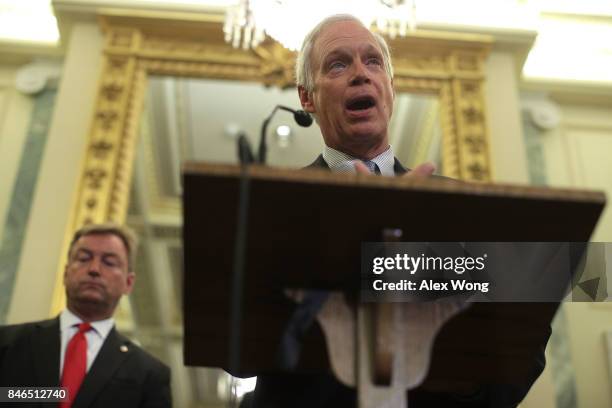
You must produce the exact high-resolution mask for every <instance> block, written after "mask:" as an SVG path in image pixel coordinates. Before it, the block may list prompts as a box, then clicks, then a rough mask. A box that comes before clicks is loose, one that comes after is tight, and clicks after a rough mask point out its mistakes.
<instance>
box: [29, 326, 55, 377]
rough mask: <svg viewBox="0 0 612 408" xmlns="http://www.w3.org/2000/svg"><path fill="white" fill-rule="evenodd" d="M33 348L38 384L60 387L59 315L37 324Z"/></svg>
mask: <svg viewBox="0 0 612 408" xmlns="http://www.w3.org/2000/svg"><path fill="white" fill-rule="evenodd" d="M32 350H33V354H34V367H35V372H36V379H37V382H38V384H39V385H40V386H43V387H44V386H46V387H58V386H59V382H60V379H59V375H60V373H59V371H60V368H59V367H60V361H59V360H60V325H59V317H56V318H55V319H51V320H45V321H42V322H40V323H38V324H37V330H36V335H35V336H33V338H32ZM49 351H51V352H49Z"/></svg>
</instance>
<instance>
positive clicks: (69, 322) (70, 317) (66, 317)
mask: <svg viewBox="0 0 612 408" xmlns="http://www.w3.org/2000/svg"><path fill="white" fill-rule="evenodd" d="M59 318H60V330H61V331H62V332H64V331H65V330H68V329H69V328H71V327H73V326H74V325H77V324H79V323H83V319H81V318H80V317H78V316H77V315H75V314H74V313H72V312H71V311H70V310H68V308H66V309H64V310H63V311H62V313H60V317H59ZM89 324H91V327H93V328H94V331H95V332H96V333H98V334H99V335H100V337H102V338H103V339H105V338H106V336H108V333H110V331H111V329H112V328H113V326H114V325H115V319H113V318H112V317H109V318H108V319H104V320H97V321H95V322H89Z"/></svg>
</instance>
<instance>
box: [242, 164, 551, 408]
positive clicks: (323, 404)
mask: <svg viewBox="0 0 612 408" xmlns="http://www.w3.org/2000/svg"><path fill="white" fill-rule="evenodd" d="M306 168H324V169H325V168H326V169H329V166H328V165H327V163H326V162H325V160H324V159H323V156H322V155H319V157H317V159H316V160H315V161H314V162H312V163H311V164H310V165H308V166H307V167H306ZM393 168H394V171H395V174H397V175H400V174H405V173H406V172H408V171H409V169H406V168H405V167H404V166H402V164H401V163H400V162H399V160H397V158H395V163H394V167H393ZM433 177H440V178H443V177H441V176H433ZM310 331H320V328H319V327H318V324H317V323H316V322H315V323H314V324H313V326H312V327H311V328H310ZM544 348H545V344H544V345H543V346H542V350H541V352H540V353H539V354H538V355H537V357H536V359H535V361H534V366H533V370H532V373H531V374H530V375H529V378H526V379H525V383H524V384H521V385H503V384H500V385H484V384H483V385H482V386H480V387H479V388H478V389H476V390H474V392H471V393H467V394H463V395H458V394H455V393H445V392H429V391H427V390H424V389H422V388H416V389H414V390H411V391H410V392H409V393H408V406H409V407H411V408H415V407H416V408H424V407H444V408H464V407H466V408H467V407H471V408H485V407H486V408H489V407H490V408H510V407H516V405H517V404H518V403H519V402H520V401H521V400H522V399H523V398H524V397H525V395H526V394H527V392H528V391H529V389H530V388H531V385H532V384H533V382H534V381H535V380H536V379H537V378H538V376H539V375H540V374H541V372H542V370H543V369H544V364H545V360H544ZM356 397H357V395H356V392H355V389H353V388H349V387H347V386H345V385H343V384H342V383H340V382H339V381H338V380H337V379H336V378H335V377H334V376H333V375H332V374H331V373H328V374H314V375H313V374H297V375H295V374H294V375H282V374H273V375H270V374H265V375H260V376H258V378H257V387H256V389H255V392H254V394H253V396H252V400H251V399H250V400H249V401H248V405H247V404H245V405H244V408H277V407H278V408H283V407H289V406H290V407H292V408H301V407H304V408H307V407H308V408H311V407H312V408H314V407H316V408H354V407H356V406H357V398H356ZM241 408H243V406H241Z"/></svg>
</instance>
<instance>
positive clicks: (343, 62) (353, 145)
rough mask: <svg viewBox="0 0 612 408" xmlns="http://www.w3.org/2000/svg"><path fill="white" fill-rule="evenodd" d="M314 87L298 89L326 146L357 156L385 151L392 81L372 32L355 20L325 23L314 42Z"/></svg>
mask: <svg viewBox="0 0 612 408" xmlns="http://www.w3.org/2000/svg"><path fill="white" fill-rule="evenodd" d="M311 64H312V70H313V72H314V90H313V91H312V92H310V93H308V92H306V90H304V89H302V88H300V89H299V93H300V100H301V102H302V107H303V108H304V110H306V111H307V112H311V113H314V114H316V116H317V121H318V123H319V127H320V128H321V132H322V133H323V138H324V140H325V144H327V145H328V146H329V147H332V148H334V149H336V150H340V151H343V152H345V153H348V154H351V155H353V156H355V157H359V158H372V157H375V156H376V155H378V154H380V153H382V152H383V151H384V150H386V149H387V146H388V140H387V127H388V124H389V120H390V118H391V113H392V111H393V97H394V93H393V87H392V80H391V78H389V76H388V75H387V72H386V71H385V67H384V62H383V54H382V51H381V49H380V47H379V46H378V43H377V41H376V39H375V38H374V36H373V35H372V33H371V32H370V31H368V30H367V29H366V28H364V27H363V26H361V25H360V24H358V23H357V22H354V21H339V22H336V23H332V24H331V25H329V26H327V27H326V28H325V29H323V31H322V32H321V33H320V34H319V36H318V38H317V39H316V41H315V43H314V45H313V51H312V60H311Z"/></svg>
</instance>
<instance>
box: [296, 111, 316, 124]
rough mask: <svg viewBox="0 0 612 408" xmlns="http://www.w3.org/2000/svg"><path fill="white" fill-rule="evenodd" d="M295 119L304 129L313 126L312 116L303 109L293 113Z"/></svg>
mask: <svg viewBox="0 0 612 408" xmlns="http://www.w3.org/2000/svg"><path fill="white" fill-rule="evenodd" d="M293 118H294V119H295V121H296V122H297V124H298V125H300V126H302V127H308V126H310V125H312V116H310V114H309V113H308V112H305V111H303V110H301V109H298V110H296V111H295V112H294V113H293Z"/></svg>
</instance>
